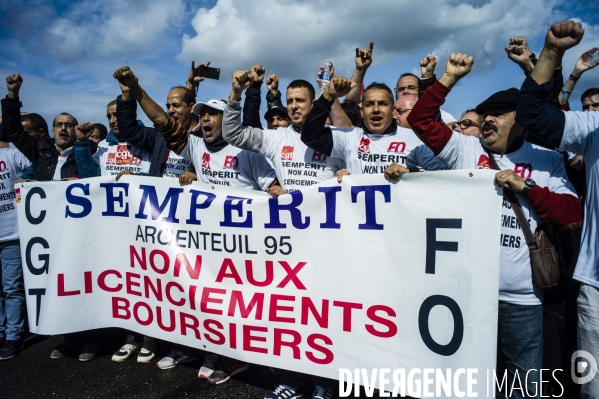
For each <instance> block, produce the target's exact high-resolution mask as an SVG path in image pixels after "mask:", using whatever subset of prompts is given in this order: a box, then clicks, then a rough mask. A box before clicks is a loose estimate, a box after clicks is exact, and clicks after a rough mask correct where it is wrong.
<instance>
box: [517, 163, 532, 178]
mask: <svg viewBox="0 0 599 399" xmlns="http://www.w3.org/2000/svg"><path fill="white" fill-rule="evenodd" d="M514 172H516V173H517V174H519V175H520V177H521V178H523V179H530V176H531V175H532V165H531V164H529V163H517V164H516V165H515V166H514Z"/></svg>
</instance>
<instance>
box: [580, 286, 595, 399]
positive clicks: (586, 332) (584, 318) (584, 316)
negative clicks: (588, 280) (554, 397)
mask: <svg viewBox="0 0 599 399" xmlns="http://www.w3.org/2000/svg"><path fill="white" fill-rule="evenodd" d="M578 350H583V351H587V352H589V353H590V354H591V356H593V357H594V358H595V361H597V362H599V289H597V288H595V287H593V286H591V285H588V284H584V283H583V284H581V285H580V294H578ZM597 392H599V374H596V375H595V377H594V378H593V379H592V380H591V381H589V382H587V383H586V384H583V385H581V386H580V395H581V397H582V398H583V399H592V398H596V397H597Z"/></svg>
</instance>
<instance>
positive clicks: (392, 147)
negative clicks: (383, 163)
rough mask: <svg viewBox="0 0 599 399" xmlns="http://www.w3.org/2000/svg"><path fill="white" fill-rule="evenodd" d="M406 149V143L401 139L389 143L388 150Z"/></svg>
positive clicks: (402, 150)
mask: <svg viewBox="0 0 599 399" xmlns="http://www.w3.org/2000/svg"><path fill="white" fill-rule="evenodd" d="M405 150H406V143H404V142H401V141H394V142H393V143H391V144H389V148H387V152H402V153H403V152H404V151H405Z"/></svg>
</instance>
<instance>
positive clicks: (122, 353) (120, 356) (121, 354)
mask: <svg viewBox="0 0 599 399" xmlns="http://www.w3.org/2000/svg"><path fill="white" fill-rule="evenodd" d="M140 346H141V344H138V343H133V344H125V345H123V346H122V347H121V349H119V351H118V352H117V353H115V354H114V355H112V361H113V362H122V361H125V360H127V359H129V358H130V357H131V356H133V355H135V354H136V353H137V352H139V347H140Z"/></svg>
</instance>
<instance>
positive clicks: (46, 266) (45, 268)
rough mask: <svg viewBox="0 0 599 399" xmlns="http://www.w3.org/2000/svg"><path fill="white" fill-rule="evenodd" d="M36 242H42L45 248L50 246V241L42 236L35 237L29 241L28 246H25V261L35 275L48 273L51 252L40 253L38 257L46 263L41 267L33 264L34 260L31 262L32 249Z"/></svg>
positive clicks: (30, 271)
mask: <svg viewBox="0 0 599 399" xmlns="http://www.w3.org/2000/svg"><path fill="white" fill-rule="evenodd" d="M35 244H40V245H41V246H42V247H44V249H48V248H50V245H49V244H48V241H46V240H44V239H43V238H42V237H33V238H32V239H31V240H29V242H28V243H27V247H25V263H26V264H27V269H29V273H31V274H33V275H34V276H39V275H41V274H44V273H46V274H48V269H49V268H50V254H40V255H38V259H39V260H40V261H42V262H44V265H43V266H42V267H40V268H37V267H35V266H33V262H31V249H32V248H33V246H34V245H35Z"/></svg>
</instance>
